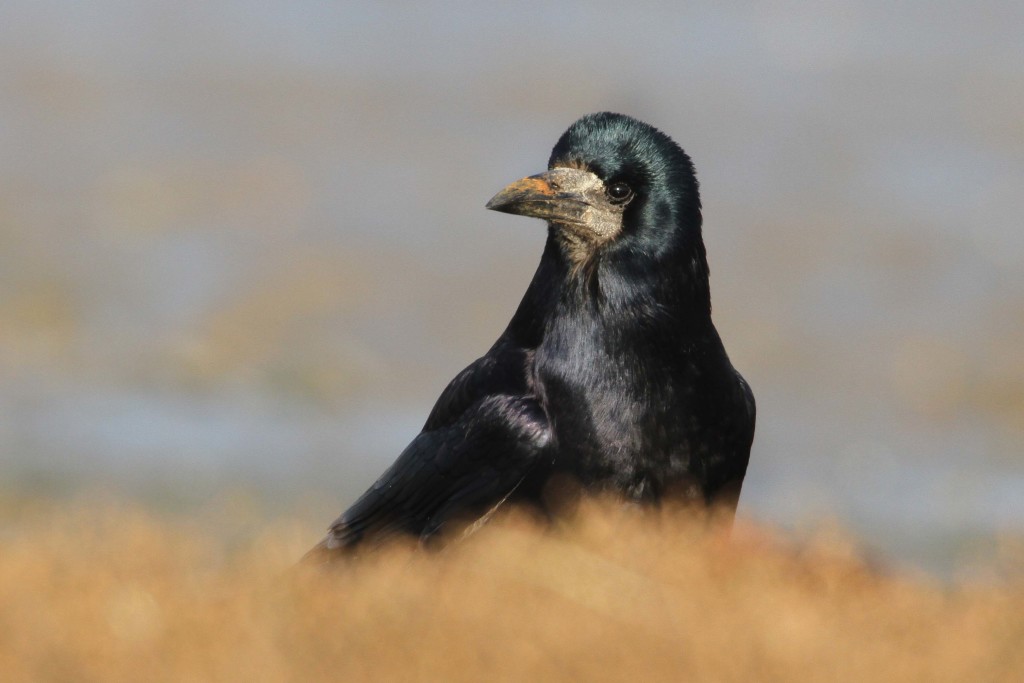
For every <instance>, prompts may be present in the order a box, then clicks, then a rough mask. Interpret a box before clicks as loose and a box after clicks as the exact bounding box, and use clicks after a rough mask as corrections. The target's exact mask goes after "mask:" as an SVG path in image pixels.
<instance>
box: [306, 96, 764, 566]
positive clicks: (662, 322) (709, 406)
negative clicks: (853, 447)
mask: <svg viewBox="0 0 1024 683" xmlns="http://www.w3.org/2000/svg"><path fill="white" fill-rule="evenodd" d="M548 166H549V168H555V167H574V168H580V167H582V168H586V169H588V170H589V171H592V172H594V173H596V174H597V175H598V176H599V177H600V178H601V180H603V181H604V182H605V184H606V185H610V184H611V183H612V182H615V181H619V182H623V183H626V184H628V186H629V187H630V188H632V190H633V191H635V197H634V198H633V199H632V201H631V202H630V203H629V204H628V206H627V207H626V209H625V212H624V213H623V214H622V215H623V218H622V230H621V234H619V235H618V236H617V237H616V238H615V239H614V241H611V242H610V243H608V244H605V245H603V246H602V247H600V248H599V249H597V250H595V251H594V253H593V254H592V255H590V257H589V258H588V259H587V260H586V262H585V263H584V264H582V265H581V263H580V262H579V259H578V256H577V257H575V260H574V257H572V256H571V255H570V254H569V253H568V252H567V249H566V247H565V243H564V241H563V240H560V239H559V234H558V231H559V229H560V228H559V227H558V226H556V225H549V228H548V240H547V245H546V247H545V250H544V254H543V256H542V258H541V262H540V265H539V266H538V268H537V272H536V274H535V275H534V277H533V280H532V282H531V283H530V285H529V287H528V289H527V291H526V294H525V296H524V297H523V300H522V302H521V304H520V306H519V308H518V310H517V311H516V313H515V315H514V316H513V318H512V321H511V322H510V323H509V326H508V328H507V329H506V330H505V332H504V333H503V334H502V336H501V337H500V338H499V339H498V341H497V342H496V343H495V344H494V346H493V347H492V348H491V349H490V350H489V351H488V353H487V354H486V355H485V356H483V357H482V358H480V359H478V360H477V361H476V362H474V363H473V364H471V365H470V366H469V367H467V368H466V369H465V370H464V371H462V372H461V373H460V374H459V375H457V376H456V377H455V379H453V380H452V382H451V383H450V384H449V385H448V387H447V388H446V389H445V390H444V392H443V393H442V394H441V396H440V398H439V399H438V401H437V403H436V405H435V406H434V408H433V410H432V411H431V412H430V415H429V417H428V418H427V421H426V424H425V425H424V427H423V431H422V432H421V433H420V434H419V435H418V436H417V437H416V438H415V439H414V440H413V441H412V443H411V444H410V445H409V446H408V447H407V448H406V450H405V451H404V452H403V453H402V454H401V455H400V456H399V458H398V460H397V461H396V462H395V464H394V465H392V466H391V468H389V469H388V470H387V471H386V472H385V473H384V474H383V475H382V476H381V477H380V479H379V480H378V481H377V483H375V484H374V485H373V487H372V488H371V489H370V490H369V491H367V492H366V493H365V494H364V495H363V496H362V497H361V498H360V499H359V500H358V501H357V502H356V503H355V504H354V505H352V507H351V508H349V510H348V511H347V512H345V514H343V515H342V516H341V517H340V518H339V519H338V520H337V521H336V522H335V523H334V525H333V526H332V527H331V530H330V532H329V534H328V536H327V538H325V539H324V541H323V542H322V543H321V544H320V546H318V548H317V549H316V551H317V553H316V554H317V555H318V556H321V555H323V554H324V553H326V554H327V555H330V554H331V553H333V552H334V551H336V550H343V549H346V548H350V547H352V546H354V545H356V544H357V543H358V542H360V541H363V540H366V539H368V538H373V539H380V538H384V537H387V536H388V535H390V534H393V533H398V532H403V533H410V534H414V535H416V536H419V537H421V538H428V537H430V536H432V535H433V534H435V533H437V532H438V531H439V530H442V529H443V528H444V526H445V524H446V522H448V521H449V520H452V519H455V518H458V519H460V520H466V519H473V518H476V517H478V516H481V515H484V514H486V513H487V512H488V510H490V509H491V508H493V507H494V506H496V505H498V504H501V503H502V502H504V501H506V500H508V501H516V500H528V501H530V502H532V503H536V504H540V505H542V504H543V502H542V500H541V495H540V494H541V491H542V490H543V485H544V482H545V481H546V480H548V479H549V478H550V477H552V476H554V475H556V474H565V475H569V476H571V477H572V478H574V479H576V480H578V482H579V483H580V484H581V485H582V486H583V487H584V489H587V490H594V491H603V492H613V493H618V494H620V495H622V496H624V497H626V498H628V499H632V500H637V501H657V500H659V499H661V498H662V497H664V496H666V495H673V496H684V497H691V498H697V499H700V500H703V501H707V502H711V501H713V500H715V499H716V497H718V496H719V495H720V494H721V495H724V494H725V493H726V492H731V493H732V494H733V495H738V490H739V485H740V483H741V482H742V480H743V476H744V473H745V471H746V467H747V461H748V458H749V453H750V445H751V441H752V439H753V433H754V398H753V394H752V393H751V391H750V388H749V386H748V385H747V384H746V382H745V381H744V380H743V378H742V377H740V375H739V373H737V372H736V371H735V370H734V369H733V367H732V365H731V364H730V362H729V359H728V356H727V355H726V353H725V349H724V347H723V345H722V342H721V340H720V339H719V336H718V333H717V331H716V330H715V327H714V325H713V324H712V322H711V301H710V294H709V288H708V267H707V260H706V256H705V250H704V243H703V241H702V238H701V206H700V195H699V190H698V184H697V180H696V177H695V175H694V171H693V166H692V164H691V162H690V159H689V157H688V156H687V155H686V154H685V153H684V152H683V151H682V150H681V149H680V148H679V147H678V146H677V145H676V144H675V143H674V142H673V141H672V140H671V139H670V138H669V137H668V136H666V135H664V134H663V133H661V132H660V131H657V130H656V129H654V128H652V127H651V126H648V125H647V124H644V123H641V122H639V121H636V120H634V119H631V118H629V117H625V116H622V115H618V114H609V113H601V114H593V115H590V116H586V117H584V118H582V119H580V120H579V121H577V122H576V123H574V124H573V125H572V126H571V127H570V128H569V130H568V131H566V133H565V134H564V135H562V137H561V138H560V139H559V141H558V143H557V144H556V145H555V148H554V150H553V151H552V154H551V158H550V160H549V164H548ZM734 504H735V501H733V505H734Z"/></svg>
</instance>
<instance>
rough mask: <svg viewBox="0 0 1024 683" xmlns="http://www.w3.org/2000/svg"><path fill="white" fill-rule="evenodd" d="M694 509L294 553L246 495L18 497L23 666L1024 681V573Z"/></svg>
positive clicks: (12, 675)
mask: <svg viewBox="0 0 1024 683" xmlns="http://www.w3.org/2000/svg"><path fill="white" fill-rule="evenodd" d="M707 528H708V527H707V525H706V524H705V523H704V522H702V521H700V520H694V518H693V516H692V515H687V514H682V513H680V512H679V511H673V512H665V511H663V512H661V513H658V514H654V513H640V512H638V511H636V510H623V509H622V508H621V507H618V506H613V505H608V504H602V505H598V504H593V503H591V504H587V505H585V506H583V508H582V509H581V510H580V511H579V512H578V513H577V514H576V515H575V516H574V517H573V518H572V519H570V520H569V521H567V522H565V523H564V524H562V525H561V526H559V527H557V528H555V529H552V530H550V531H542V530H541V529H539V528H538V527H537V526H536V525H535V524H533V523H532V522H531V521H530V520H528V519H525V518H523V517H517V516H512V517H506V518H504V519H498V520H496V521H494V522H492V523H491V524H490V525H488V526H487V527H485V528H484V529H483V530H482V531H481V532H479V533H477V534H475V535H474V536H472V537H470V538H469V539H468V540H465V541H463V542H461V543H459V544H456V545H455V546H453V547H449V549H447V550H445V551H443V552H440V553H434V554H427V553H424V552H421V551H416V550H414V549H412V548H409V547H392V548H389V549H386V550H384V551H382V552H380V553H377V554H373V555H372V556H369V557H363V558H361V559H359V560H358V561H356V562H353V563H351V564H350V565H348V566H345V567H342V568H340V569H339V570H338V571H336V572H329V573H320V572H313V573H304V572H299V571H295V570H293V565H294V562H295V560H296V559H297V558H298V557H299V556H300V555H301V553H302V552H303V551H304V550H305V549H306V548H307V547H308V546H309V545H310V544H311V543H312V542H314V541H315V540H316V539H315V538H313V537H311V535H310V526H309V524H308V523H307V522H306V521H305V520H299V519H297V518H292V519H279V520H277V521H273V522H270V523H267V522H265V521H263V522H261V521H259V520H258V519H256V518H255V517H254V516H253V515H252V514H251V511H250V510H248V508H247V506H246V505H245V504H244V501H243V502H242V503H238V501H235V502H231V501H228V502H227V503H225V504H223V505H221V506H220V507H219V508H217V509H210V510H207V511H206V512H204V513H203V514H198V515H196V516H195V517H192V518H188V519H185V518H181V517H168V516H157V515H155V514H153V513H150V512H147V511H146V510H143V509H141V508H138V507H133V506H130V505H124V504H114V503H109V502H108V503H96V502H92V503H82V502H79V503H75V504H64V505H60V506H57V505H51V504H45V503H26V502H18V503H16V504H14V503H8V504H6V505H5V506H3V507H2V509H0V544H2V547H0V680H3V681H8V682H13V681H56V680H61V681H63V680H74V681H139V680H147V681H161V680H167V681H185V680H195V681H205V680H246V681H250V680H256V681H289V680H294V681H306V680H345V681H354V680H473V681H480V680H587V681H592V680H702V681H708V680H735V681H750V680H779V681H795V680H805V681H806V680H829V681H836V680H848V681H868V680H870V681H880V680H893V681H897V680H898V681H908V680H928V681H941V680H949V681H966V680H971V681H1017V680H1024V650H1022V648H1021V643H1022V642H1024V580H1022V578H1021V577H1020V576H1019V575H1018V576H1012V575H1003V576H1001V577H998V578H993V577H990V578H989V580H986V581H984V582H976V583H973V584H969V583H960V584H956V585H941V584H939V583H935V582H931V581H929V580H926V579H923V578H920V577H911V576H900V575H893V574H891V573H888V572H886V571H884V570H881V569H878V568H875V567H872V565H871V563H869V562H866V561H865V560H864V559H863V558H862V557H861V555H860V553H859V552H858V551H857V549H856V544H855V543H851V542H850V541H849V540H848V539H844V538H843V537H842V535H841V534H837V533H831V532H830V533H822V534H819V535H818V537H817V540H814V541H809V542H804V543H799V544H797V543H794V542H792V541H787V540H785V539H782V538H780V537H779V536H778V535H776V534H773V533H770V532H768V531H766V530H764V529H757V528H753V527H750V526H747V525H745V524H742V523H741V524H739V525H738V526H737V527H736V528H735V529H734V530H733V532H732V534H731V537H728V536H726V535H725V534H723V533H721V532H720V531H717V530H712V531H710V532H709V531H707Z"/></svg>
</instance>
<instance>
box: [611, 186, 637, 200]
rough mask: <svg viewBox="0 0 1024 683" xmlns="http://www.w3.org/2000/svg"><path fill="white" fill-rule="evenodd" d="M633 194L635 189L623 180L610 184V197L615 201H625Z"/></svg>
mask: <svg viewBox="0 0 1024 683" xmlns="http://www.w3.org/2000/svg"><path fill="white" fill-rule="evenodd" d="M632 196H633V190H632V188H630V186H629V185H627V184H626V183H623V182H617V183H612V184H611V185H609V186H608V197H610V198H611V200H612V201H613V202H624V201H626V200H627V199H629V198H630V197H632Z"/></svg>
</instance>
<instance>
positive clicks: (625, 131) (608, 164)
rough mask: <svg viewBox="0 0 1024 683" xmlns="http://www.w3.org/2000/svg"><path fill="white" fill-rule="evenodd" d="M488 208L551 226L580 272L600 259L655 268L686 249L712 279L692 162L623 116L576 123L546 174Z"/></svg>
mask: <svg viewBox="0 0 1024 683" xmlns="http://www.w3.org/2000/svg"><path fill="white" fill-rule="evenodd" d="M487 208H488V209H492V210H494V211H502V212H504V213H512V214H518V215H521V216H533V217H536V218H543V219H545V220H547V221H548V223H549V225H550V226H551V228H552V231H551V232H552V236H553V237H554V238H555V239H556V240H557V241H558V242H559V244H560V246H561V247H562V252H563V253H564V254H565V256H566V257H567V258H568V259H569V260H570V261H571V262H572V263H573V265H574V266H580V265H583V264H585V263H588V262H592V261H594V259H595V257H597V256H599V255H609V254H619V255H622V256H623V257H625V258H630V257H632V258H633V260H636V258H637V257H639V258H641V259H643V260H645V261H647V262H649V261H650V260H651V259H652V258H653V259H654V260H660V259H661V258H663V257H669V256H672V255H676V254H678V253H679V252H680V251H681V250H686V251H689V252H690V253H691V254H692V255H694V256H695V257H697V260H698V261H699V262H700V264H696V263H695V264H694V265H695V266H699V265H702V266H703V270H704V278H705V279H706V269H707V266H706V261H705V259H704V254H703V252H704V248H703V242H702V241H701V212H700V194H699V190H698V185H697V178H696V175H695V173H694V170H693V164H692V163H691V162H690V158H689V157H688V156H687V155H686V153H685V152H683V150H682V149H680V147H679V146H678V145H677V144H676V143H675V142H673V141H672V139H671V138H669V137H668V136H667V135H665V134H664V133H662V132H661V131H659V130H658V129H656V128H654V127H653V126H650V125H648V124H646V123H642V122H640V121H638V120H636V119H633V118H631V117H628V116H624V115H622V114H612V113H608V112H602V113H597V114H589V115H587V116H584V117H583V118H581V119H579V120H578V121H576V122H575V123H573V124H572V125H571V126H569V129H568V130H566V131H565V133H563V134H562V137H561V138H559V140H558V142H557V144H555V147H554V149H553V150H552V152H551V158H550V160H549V161H548V170H547V171H546V172H544V173H540V174H537V175H533V176H530V177H528V178H523V179H521V180H517V181H516V182H514V183H512V184H511V185H509V186H508V187H506V188H505V189H503V190H502V191H501V192H499V193H498V194H496V195H495V196H494V197H493V198H492V199H491V200H490V201H489V202H488V203H487Z"/></svg>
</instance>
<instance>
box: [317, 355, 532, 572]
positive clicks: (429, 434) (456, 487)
mask: <svg viewBox="0 0 1024 683" xmlns="http://www.w3.org/2000/svg"><path fill="white" fill-rule="evenodd" d="M525 360H526V352H524V351H522V350H521V349H515V348H514V347H513V346H512V345H511V344H506V343H504V342H503V341H502V340H499V342H498V343H497V344H495V346H494V347H493V348H492V349H491V351H490V352H489V353H488V354H487V355H486V356H484V357H483V358H480V359H479V360H477V361H476V362H475V363H473V364H472V365H470V366H469V367H467V368H466V369H465V370H463V371H462V372H461V373H459V375H457V376H456V377H455V379H453V380H452V381H451V383H449V385H448V387H447V388H446V389H445V391H444V392H442V394H441V396H440V398H439V399H438V401H437V403H436V404H435V406H434V409H433V410H432V411H431V413H430V416H429V417H428V418H427V423H426V425H425V426H424V428H423V431H422V432H420V433H419V434H418V435H417V436H416V438H414V439H413V440H412V442H411V443H410V444H409V445H408V446H407V447H406V448H405V450H404V451H402V454H401V455H399V456H398V459H397V460H396V461H395V463H394V464H393V465H391V467H389V468H388V469H387V471H385V472H384V474H383V475H381V477H380V478H379V479H378V480H377V481H376V483H374V484H373V486H371V487H370V489H369V490H368V491H366V493H364V494H363V495H362V496H361V497H360V498H359V499H358V500H357V501H356V502H355V503H354V504H353V505H352V506H351V507H350V508H349V509H348V510H347V511H346V512H345V513H344V514H343V515H342V516H341V517H339V518H338V519H337V520H336V521H335V522H334V524H332V525H331V527H330V531H329V532H328V534H327V536H326V538H324V540H323V541H321V543H320V545H318V546H317V547H316V548H314V550H313V551H311V553H313V554H318V553H319V552H322V551H335V550H340V549H343V548H347V547H350V546H353V545H354V544H356V543H358V542H359V541H360V540H362V539H364V538H367V537H370V538H373V539H374V540H378V541H379V540H382V539H385V538H387V537H389V536H393V535H395V534H398V533H410V534H414V535H417V536H420V537H421V538H428V537H430V536H432V535H433V534H435V533H437V532H438V531H439V530H441V528H442V527H443V526H444V524H445V522H447V521H450V520H452V519H453V518H456V517H461V516H464V515H465V516H468V515H479V514H482V513H485V512H486V511H487V510H488V509H489V508H491V507H493V506H495V505H497V504H500V503H501V502H502V501H503V500H504V499H505V498H507V497H508V496H509V495H510V494H511V493H512V492H513V491H514V490H515V488H516V487H517V486H518V485H519V483H520V482H521V481H522V480H523V479H524V478H525V477H526V475H527V474H528V473H529V471H530V470H531V469H532V468H533V467H534V466H535V465H536V464H537V462H538V461H540V460H541V459H542V458H543V453H544V450H545V447H546V446H547V444H548V442H549V440H550V435H551V430H550V425H549V424H548V419H547V416H546V414H545V413H544V410H543V408H542V407H541V406H540V404H539V403H538V402H537V401H536V399H535V398H533V397H532V396H531V395H530V394H529V392H528V388H527V382H526V379H525Z"/></svg>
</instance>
